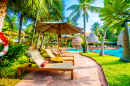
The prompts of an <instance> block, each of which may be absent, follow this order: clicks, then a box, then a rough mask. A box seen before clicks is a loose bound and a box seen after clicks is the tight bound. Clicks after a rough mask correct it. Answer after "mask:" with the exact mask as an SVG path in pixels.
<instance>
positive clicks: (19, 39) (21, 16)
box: [18, 14, 23, 43]
mask: <svg viewBox="0 0 130 86" xmlns="http://www.w3.org/2000/svg"><path fill="white" fill-rule="evenodd" d="M22 20H23V14H21V15H20V27H19V38H18V43H20V42H21V29H22Z"/></svg>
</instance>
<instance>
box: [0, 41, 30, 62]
mask: <svg viewBox="0 0 130 86" xmlns="http://www.w3.org/2000/svg"><path fill="white" fill-rule="evenodd" d="M2 50H3V46H0V51H2ZM27 50H28V45H27V44H23V43H20V44H16V45H10V44H9V49H8V52H7V53H6V54H5V55H4V56H3V60H4V59H7V60H9V61H11V60H14V59H18V58H19V57H21V56H22V55H24V54H25V53H26V51H27Z"/></svg>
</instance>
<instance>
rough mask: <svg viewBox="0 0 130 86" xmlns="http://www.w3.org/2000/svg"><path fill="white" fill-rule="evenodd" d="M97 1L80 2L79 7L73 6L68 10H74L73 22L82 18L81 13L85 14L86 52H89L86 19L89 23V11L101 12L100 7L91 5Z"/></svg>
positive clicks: (82, 0)
mask: <svg viewBox="0 0 130 86" xmlns="http://www.w3.org/2000/svg"><path fill="white" fill-rule="evenodd" d="M94 1H95V0H78V3H79V4H77V5H72V6H70V7H69V8H68V10H74V11H73V12H72V13H71V14H70V18H72V21H76V20H77V19H78V18H79V17H80V16H81V12H83V18H84V40H85V48H86V49H85V52H88V48H87V41H86V35H85V32H86V19H87V21H88V16H89V15H88V12H87V10H89V11H90V12H99V11H100V8H99V7H95V6H92V5H90V4H91V3H93V2H94Z"/></svg>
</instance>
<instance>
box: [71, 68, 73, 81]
mask: <svg viewBox="0 0 130 86" xmlns="http://www.w3.org/2000/svg"><path fill="white" fill-rule="evenodd" d="M71 79H73V70H71Z"/></svg>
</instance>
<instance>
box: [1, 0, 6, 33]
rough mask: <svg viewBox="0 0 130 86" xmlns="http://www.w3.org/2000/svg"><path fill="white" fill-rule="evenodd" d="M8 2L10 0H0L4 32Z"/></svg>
mask: <svg viewBox="0 0 130 86" xmlns="http://www.w3.org/2000/svg"><path fill="white" fill-rule="evenodd" d="M7 4H8V0H0V32H2V27H3V24H4V19H5V16H6V13H7V11H6V9H7V8H6V6H7Z"/></svg>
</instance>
